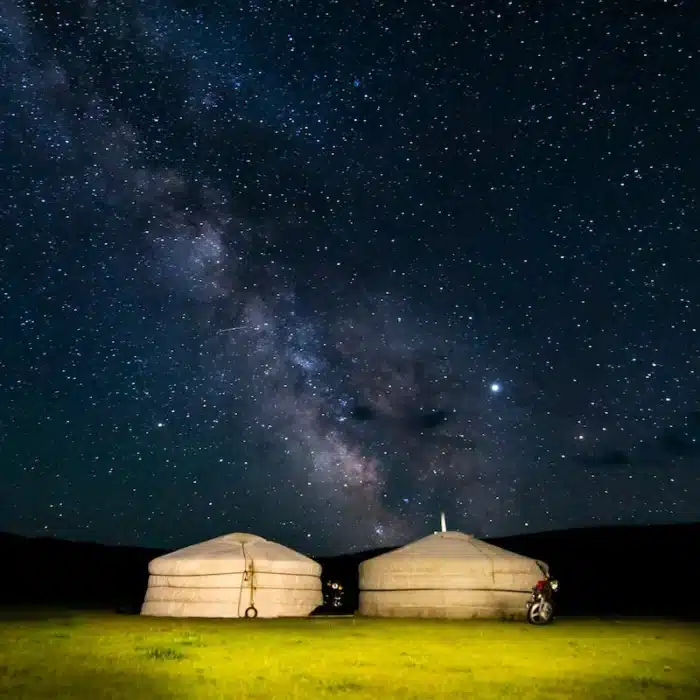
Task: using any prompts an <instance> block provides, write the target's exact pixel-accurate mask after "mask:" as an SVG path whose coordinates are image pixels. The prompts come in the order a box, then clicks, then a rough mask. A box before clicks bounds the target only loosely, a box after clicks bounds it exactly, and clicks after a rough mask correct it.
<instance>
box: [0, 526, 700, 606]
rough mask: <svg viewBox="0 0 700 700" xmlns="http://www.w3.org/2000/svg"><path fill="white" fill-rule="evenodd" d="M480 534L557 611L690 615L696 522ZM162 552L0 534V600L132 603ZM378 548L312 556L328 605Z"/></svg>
mask: <svg viewBox="0 0 700 700" xmlns="http://www.w3.org/2000/svg"><path fill="white" fill-rule="evenodd" d="M426 534H429V533H426ZM486 541H488V542H491V543H492V544H495V545H497V546H499V547H504V548H505V549H509V550H511V551H513V552H517V553H519V554H523V555H526V556H529V557H533V558H537V559H541V560H543V561H546V562H547V563H548V564H549V565H550V567H551V569H552V574H553V575H554V576H555V577H556V578H558V579H559V580H560V581H561V592H560V593H559V595H558V606H559V612H560V614H562V615H601V616H603V615H667V616H677V617H684V618H692V619H700V604H699V602H698V601H699V600H700V597H698V596H697V593H696V587H697V583H696V580H697V579H696V574H695V570H696V568H697V560H698V558H699V553H700V546H699V544H700V523H695V524H687V525H664V526H648V527H642V526H636V527H596V528H586V529H578V530H568V531H557V532H542V533H536V534H528V535H521V536H515V537H504V538H486ZM165 551H166V550H156V549H141V548H128V547H114V546H106V545H100V544H92V543H87V542H70V541H65V540H57V539H50V538H28V537H21V536H18V535H9V534H0V560H1V561H3V563H4V564H5V566H4V567H3V576H2V577H0V600H2V601H5V602H6V603H10V604H15V605H22V606H28V605H29V606H32V605H52V606H70V607H92V608H111V609H119V610H121V611H124V612H127V611H128V612H138V610H139V607H140V604H141V601H142V599H143V594H144V591H145V589H146V582H147V578H148V569H147V566H148V562H149V561H150V560H151V559H153V558H155V557H157V556H160V555H161V554H163V553H164V552H165ZM387 551H391V550H390V549H389V548H384V549H379V550H372V551H366V552H362V553H357V554H347V555H341V556H337V557H318V558H317V560H318V561H319V562H320V563H321V565H322V566H323V578H324V581H329V580H335V581H339V582H341V583H342V584H343V588H344V590H345V592H346V595H345V599H344V605H343V606H342V607H341V608H336V609H334V610H333V612H337V613H351V612H354V610H355V609H356V608H357V601H358V566H359V564H360V562H362V561H364V560H365V559H369V558H371V557H373V556H377V555H378V554H382V553H384V552H387ZM329 612H330V611H329Z"/></svg>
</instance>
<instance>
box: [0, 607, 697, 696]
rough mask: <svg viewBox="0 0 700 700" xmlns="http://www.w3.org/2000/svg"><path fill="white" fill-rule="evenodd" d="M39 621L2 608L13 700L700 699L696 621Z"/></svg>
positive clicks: (2, 690)
mask: <svg viewBox="0 0 700 700" xmlns="http://www.w3.org/2000/svg"><path fill="white" fill-rule="evenodd" d="M34 618H35V619H31V618H30V617H27V616H22V615H19V614H16V615H14V616H13V617H9V616H8V615H7V614H5V615H3V614H2V612H1V611H0V697H1V698H12V700H35V699H38V698H45V699H47V700H48V699H49V698H52V699H53V698H57V699H58V698H61V699H74V700H95V698H98V697H99V698H112V699H116V698H120V699H121V698H123V699H124V700H140V699H141V698H143V699H144V700H145V699H149V700H166V699H167V700H177V699H183V700H184V699H187V700H209V699H213V698H217V699H218V698H221V699H223V698H236V699H241V700H244V699H247V698H259V699H260V700H263V699H264V700H286V699H292V698H294V699H298V700H302V699H303V700H307V699H309V700H324V699H326V698H338V697H344V698H361V699H367V700H370V699H371V700H385V699H386V700H391V699H392V698H401V699H402V700H417V699H419V698H420V699H424V700H433V699H439V698H452V699H454V698H484V699H487V700H491V699H495V698H513V699H516V698H517V699H518V700H533V699H535V698H538V699H539V698H559V699H562V700H563V699H564V698H574V699H580V700H584V699H585V700H592V699H594V698H610V699H611V700H612V699H613V698H615V699H617V700H631V699H632V698H638V699H639V700H642V699H644V700H653V699H655V698H668V699H669V700H670V699H671V698H673V700H684V699H685V698H688V699H689V700H690V699H691V698H693V699H694V700H697V698H700V625H693V624H690V623H679V622H665V621H622V622H601V621H595V620H559V621H557V622H556V623H555V624H554V625H552V626H550V627H545V628H535V627H532V626H529V625H527V624H524V623H498V622H493V623H492V622H452V621H428V620H423V621H409V620H395V621H392V620H389V621H387V620H365V619H354V618H335V619H333V618H312V619H308V620H226V621H215V620H167V619H154V618H140V617H122V616H118V615H110V614H84V613H76V614H75V615H73V616H70V615H65V614H64V615H62V616H53V617H52V616H51V615H50V614H49V613H47V614H46V615H45V616H44V617H43V618H42V617H39V616H36V615H35V616H34Z"/></svg>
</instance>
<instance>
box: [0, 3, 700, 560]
mask: <svg viewBox="0 0 700 700" xmlns="http://www.w3.org/2000/svg"><path fill="white" fill-rule="evenodd" d="M57 7H58V8H60V9H56V8H57ZM699 23H700V11H699V9H698V5H697V2H693V1H691V0H687V1H686V2H683V0H669V1H663V0H629V2H612V1H610V2H605V1H603V2H596V1H593V0H579V1H574V0H571V1H570V2H568V1H567V2H553V1H552V2H546V1H544V0H542V1H539V2H537V1H534V0H533V1H530V2H525V1H520V2H517V1H515V0H513V1H503V0H481V1H480V2H468V0H464V1H463V2H462V1H459V2H456V1H455V2H443V1H441V0H434V1H432V2H430V1H425V2H421V1H419V0H414V1H413V2H401V1H400V0H393V1H390V0H387V1H386V2H381V1H379V0H374V1H370V0H324V1H321V0H299V1H298V2H294V1H291V0H288V1H284V0H257V1H256V0H251V1H249V2H240V3H237V2H234V1H231V2H223V0H219V2H215V1H214V0H203V1H202V2H199V3H197V2H194V1H193V0H190V1H187V2H185V1H184V0H182V1H178V0H159V1H158V2H155V1H152V0H146V1H144V2H136V1H135V0H133V1H131V2H130V1H128V0H122V1H121V2H118V1H117V0H82V1H81V0H61V2H60V3H56V2H48V0H46V1H45V2H43V3H42V2H38V3H37V2H31V3H30V2H26V3H20V2H13V1H12V0H8V1H7V2H3V3H2V5H1V6H0V56H1V60H0V71H1V72H2V79H1V80H0V105H2V107H1V108H0V120H1V121H0V203H1V206H0V225H1V228H0V230H1V231H2V236H1V238H0V246H1V247H0V251H1V254H0V274H1V280H2V286H1V289H0V392H1V393H0V441H1V443H0V444H1V451H0V459H1V468H0V530H5V531H11V532H16V533H20V534H26V535H43V536H46V535H50V536H57V537H65V538H73V539H85V540H93V541H100V542H107V543H121V544H129V545H149V546H159V547H178V546H183V545H186V544H190V543H192V542H195V541H199V540H202V539H206V538H209V537H214V536H217V535H219V534H223V533H225V532H232V531H251V532H255V533H257V534H260V535H262V536H265V537H268V538H273V539H276V540H278V541H281V542H282V543H284V544H287V545H289V546H292V547H296V548H299V549H302V550H303V551H306V552H308V553H312V554H318V553H340V552H343V551H350V550H359V549H369V548H371V547H375V546H380V545H392V544H401V543H404V542H406V541H408V540H409V539H411V538H415V537H419V536H423V535H426V534H429V533H431V532H433V531H434V530H436V529H438V528H439V513H440V511H441V510H445V512H446V514H447V522H448V526H449V528H450V529H459V530H462V531H464V532H470V533H473V534H476V535H478V536H503V535H509V534H517V533H522V532H534V531H539V530H547V529H563V528H569V527H581V526H593V525H601V524H614V523H623V524H644V523H662V522H679V521H691V520H698V519H700V410H699V409H700V404H699V403H698V399H699V397H700V391H699V390H700V312H699V311H698V306H697V302H698V300H699V299H700V217H699V215H698V209H697V199H698V188H699V187H700V165H699V163H700V160H699V158H698V156H699V154H700V129H699V127H700V77H699V76H700V49H699V48H698V46H699V42H698V26H700V24H699Z"/></svg>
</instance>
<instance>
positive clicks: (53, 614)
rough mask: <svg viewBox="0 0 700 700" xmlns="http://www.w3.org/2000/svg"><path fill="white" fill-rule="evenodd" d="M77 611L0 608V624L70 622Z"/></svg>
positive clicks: (20, 607) (42, 608)
mask: <svg viewBox="0 0 700 700" xmlns="http://www.w3.org/2000/svg"><path fill="white" fill-rule="evenodd" d="M79 615H80V612H79V611H76V610H68V609H63V608H51V607H41V606H36V607H30V606H26V607H25V606H14V607H0V622H51V621H54V620H55V621H59V622H60V621H64V622H66V621H70V620H72V619H74V618H76V617H78V616H79Z"/></svg>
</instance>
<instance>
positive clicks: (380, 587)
mask: <svg viewBox="0 0 700 700" xmlns="http://www.w3.org/2000/svg"><path fill="white" fill-rule="evenodd" d="M542 566H545V567H546V565H544V564H542V562H537V561H536V560H534V559H530V558H528V557H524V556H521V555H519V554H515V553H513V552H509V551H507V550H505V549H502V548H500V547H496V546H494V545H491V544H488V543H487V542H484V541H482V540H479V539H477V538H475V537H473V536H471V535H466V534H464V533H461V532H438V533H435V534H434V535H429V536H428V537H424V538H423V539H420V540H417V541H416V542H412V543H411V544H409V545H406V546H405V547H401V548H399V549H396V550H394V551H392V552H388V553H386V554H382V555H380V556H378V557H375V558H373V559H369V560H367V561H365V562H363V563H362V564H360V613H361V614H363V615H370V616H387V617H484V618H488V617H497V618H512V617H522V616H524V614H525V604H526V602H527V599H528V597H529V595H530V592H531V590H532V587H533V586H534V585H535V584H536V583H537V581H538V580H540V579H541V578H542V577H543V570H542V568H541V567H542Z"/></svg>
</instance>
